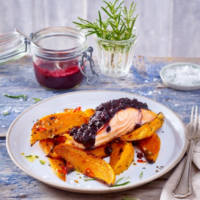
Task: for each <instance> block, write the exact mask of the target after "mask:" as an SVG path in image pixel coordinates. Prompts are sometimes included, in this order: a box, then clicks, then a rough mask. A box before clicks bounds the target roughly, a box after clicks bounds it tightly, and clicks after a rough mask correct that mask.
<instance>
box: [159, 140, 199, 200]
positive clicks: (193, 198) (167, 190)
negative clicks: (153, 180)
mask: <svg viewBox="0 0 200 200" xmlns="http://www.w3.org/2000/svg"><path fill="white" fill-rule="evenodd" d="M184 165H185V158H184V159H183V160H182V161H181V162H180V163H179V165H178V167H177V168H176V169H175V171H174V173H173V174H172V175H171V177H170V178H169V180H168V181H167V183H166V184H165V186H164V188H163V190H162V193H161V196H160V200H177V198H175V197H174V196H173V195H172V194H171V193H172V191H173V190H174V188H175V186H176V184H177V182H178V180H179V178H180V175H181V173H182V170H183V167H184ZM191 185H192V194H191V195H190V196H188V197H185V198H183V199H184V200H200V141H199V142H197V143H196V145H195V146H194V150H193V163H192V167H191Z"/></svg>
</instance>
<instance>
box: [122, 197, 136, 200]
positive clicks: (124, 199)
mask: <svg viewBox="0 0 200 200" xmlns="http://www.w3.org/2000/svg"><path fill="white" fill-rule="evenodd" d="M122 200H140V199H136V198H132V197H123V198H122Z"/></svg>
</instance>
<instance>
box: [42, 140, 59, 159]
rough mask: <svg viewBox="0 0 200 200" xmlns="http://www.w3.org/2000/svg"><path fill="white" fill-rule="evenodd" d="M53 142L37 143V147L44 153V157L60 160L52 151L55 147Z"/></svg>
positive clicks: (43, 141)
mask: <svg viewBox="0 0 200 200" xmlns="http://www.w3.org/2000/svg"><path fill="white" fill-rule="evenodd" d="M55 143H56V142H55V140H54V139H45V140H40V141H39V146H40V147H41V149H42V150H43V151H44V153H45V155H46V156H47V157H49V158H61V157H60V156H59V155H58V154H56V153H55V152H54V151H53V148H54V146H55Z"/></svg>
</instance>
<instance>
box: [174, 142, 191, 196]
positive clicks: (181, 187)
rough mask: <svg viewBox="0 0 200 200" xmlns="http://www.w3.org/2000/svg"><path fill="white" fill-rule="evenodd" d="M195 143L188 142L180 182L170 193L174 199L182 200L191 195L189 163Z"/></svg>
mask: <svg viewBox="0 0 200 200" xmlns="http://www.w3.org/2000/svg"><path fill="white" fill-rule="evenodd" d="M194 144H195V141H193V140H191V141H190V148H189V150H188V153H187V157H186V162H185V166H184V169H183V172H182V174H181V177H180V180H179V181H178V184H177V185H176V188H175V189H174V191H173V192H172V195H173V196H174V197H176V198H184V197H187V196H189V195H190V194H191V192H192V191H191V178H190V173H191V163H192V155H193V154H192V152H193V147H194Z"/></svg>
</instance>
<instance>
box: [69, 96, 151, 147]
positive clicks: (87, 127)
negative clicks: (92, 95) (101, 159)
mask: <svg viewBox="0 0 200 200" xmlns="http://www.w3.org/2000/svg"><path fill="white" fill-rule="evenodd" d="M126 108H135V109H148V106H147V104H146V103H142V102H139V101H138V100H137V99H132V100H131V99H129V98H121V99H117V100H112V101H108V102H106V103H102V104H100V105H99V106H98V107H96V109H95V113H94V115H93V116H92V117H91V118H90V120H89V122H88V124H83V125H82V126H81V127H74V128H73V129H72V130H71V131H70V132H69V134H70V135H71V136H73V138H74V140H75V141H76V142H78V143H81V144H83V145H84V146H85V149H88V150H89V149H94V144H95V137H96V134H97V132H98V130H99V129H100V128H101V127H103V126H104V125H106V126H107V124H108V122H109V121H110V120H111V119H112V118H113V116H114V115H115V114H116V113H117V112H119V111H120V110H125V109H126ZM109 131H110V128H108V129H107V132H109Z"/></svg>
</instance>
